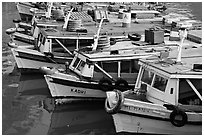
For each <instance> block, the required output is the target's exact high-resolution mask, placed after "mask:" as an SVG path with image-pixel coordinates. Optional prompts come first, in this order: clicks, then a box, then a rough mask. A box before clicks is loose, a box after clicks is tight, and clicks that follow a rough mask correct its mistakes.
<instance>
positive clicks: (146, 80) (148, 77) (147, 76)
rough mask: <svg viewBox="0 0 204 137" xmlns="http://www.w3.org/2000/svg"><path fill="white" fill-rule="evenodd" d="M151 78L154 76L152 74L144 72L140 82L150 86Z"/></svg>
mask: <svg viewBox="0 0 204 137" xmlns="http://www.w3.org/2000/svg"><path fill="white" fill-rule="evenodd" d="M153 76H154V73H152V72H150V71H148V70H144V72H143V75H142V79H141V81H142V82H144V83H146V84H149V85H151V83H152V78H153Z"/></svg>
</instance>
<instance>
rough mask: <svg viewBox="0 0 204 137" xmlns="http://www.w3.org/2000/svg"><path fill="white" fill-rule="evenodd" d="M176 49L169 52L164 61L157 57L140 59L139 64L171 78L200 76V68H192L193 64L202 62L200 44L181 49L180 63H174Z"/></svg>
mask: <svg viewBox="0 0 204 137" xmlns="http://www.w3.org/2000/svg"><path fill="white" fill-rule="evenodd" d="M177 54H178V51H177V50H175V51H173V52H172V53H170V56H169V58H167V59H166V61H161V60H159V59H158V58H149V59H141V60H140V64H141V65H142V66H145V67H146V68H148V69H149V70H151V71H155V72H158V73H161V74H163V75H166V76H167V77H171V78H202V71H201V70H194V69H193V65H194V64H202V46H200V47H197V48H196V47H193V48H192V47H191V48H186V49H182V58H181V64H179V63H175V61H176V57H177Z"/></svg>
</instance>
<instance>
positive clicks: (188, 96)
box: [178, 79, 202, 105]
mask: <svg viewBox="0 0 204 137" xmlns="http://www.w3.org/2000/svg"><path fill="white" fill-rule="evenodd" d="M189 80H190V82H191V83H192V84H193V86H194V87H195V88H196V89H197V91H198V92H199V93H200V95H202V80H201V79H189ZM178 102H179V103H181V104H184V105H201V104H202V102H201V100H200V98H199V97H198V96H197V94H196V93H195V92H194V90H193V89H192V88H191V86H190V85H189V84H188V82H187V81H186V79H179V100H178Z"/></svg>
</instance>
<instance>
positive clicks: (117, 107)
mask: <svg viewBox="0 0 204 137" xmlns="http://www.w3.org/2000/svg"><path fill="white" fill-rule="evenodd" d="M114 91H115V92H116V94H117V95H118V101H117V103H116V105H115V106H114V107H113V108H111V107H110V106H109V103H108V99H107V98H106V100H105V110H106V112H107V113H108V114H116V113H117V112H118V111H119V110H120V109H121V107H122V104H123V102H124V96H123V94H122V93H121V91H120V90H114Z"/></svg>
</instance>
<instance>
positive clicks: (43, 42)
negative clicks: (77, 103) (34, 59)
mask: <svg viewBox="0 0 204 137" xmlns="http://www.w3.org/2000/svg"><path fill="white" fill-rule="evenodd" d="M42 44H43V45H44V44H45V37H43V38H42Z"/></svg>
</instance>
